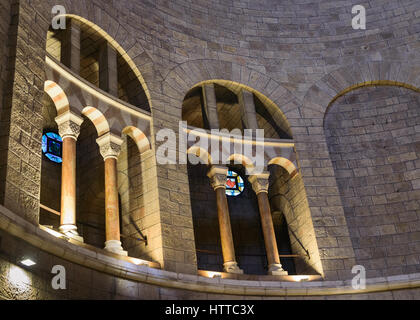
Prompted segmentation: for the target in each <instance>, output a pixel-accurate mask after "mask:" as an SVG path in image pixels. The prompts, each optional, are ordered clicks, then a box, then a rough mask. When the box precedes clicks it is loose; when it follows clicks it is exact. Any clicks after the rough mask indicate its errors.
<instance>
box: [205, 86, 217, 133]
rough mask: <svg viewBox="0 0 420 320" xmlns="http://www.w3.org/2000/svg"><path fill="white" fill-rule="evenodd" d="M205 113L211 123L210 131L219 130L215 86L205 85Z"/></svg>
mask: <svg viewBox="0 0 420 320" xmlns="http://www.w3.org/2000/svg"><path fill="white" fill-rule="evenodd" d="M203 101H204V112H205V113H206V116H207V119H208V121H209V126H210V129H219V116H218V114H217V101H216V91H215V89H214V84H213V83H210V84H205V85H203Z"/></svg>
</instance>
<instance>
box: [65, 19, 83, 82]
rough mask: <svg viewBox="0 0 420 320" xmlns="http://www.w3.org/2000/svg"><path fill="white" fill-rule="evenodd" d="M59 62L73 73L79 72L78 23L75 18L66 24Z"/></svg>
mask: <svg viewBox="0 0 420 320" xmlns="http://www.w3.org/2000/svg"><path fill="white" fill-rule="evenodd" d="M61 62H62V63H64V65H65V66H67V67H68V68H69V69H71V70H72V71H73V72H74V73H76V74H80V23H79V21H77V20H75V19H71V20H70V21H69V23H68V24H67V30H66V39H64V43H63V46H62V50H61Z"/></svg>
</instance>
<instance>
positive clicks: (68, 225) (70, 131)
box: [55, 111, 83, 241]
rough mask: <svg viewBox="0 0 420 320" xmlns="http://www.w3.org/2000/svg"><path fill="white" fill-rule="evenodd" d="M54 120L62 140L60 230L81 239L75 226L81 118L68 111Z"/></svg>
mask: <svg viewBox="0 0 420 320" xmlns="http://www.w3.org/2000/svg"><path fill="white" fill-rule="evenodd" d="M55 121H56V122H57V124H58V130H59V134H60V136H61V138H62V140H63V149H62V159H63V163H62V169H61V170H62V173H61V221H60V231H61V232H63V233H64V234H66V235H68V236H70V237H72V238H75V239H77V240H79V241H83V239H82V238H81V237H80V236H79V235H78V233H77V226H76V142H77V138H78V137H79V134H80V125H81V124H82V122H83V118H81V117H79V116H77V115H75V114H74V113H72V112H70V111H68V112H66V113H64V114H62V115H60V116H58V117H57V118H56V119H55Z"/></svg>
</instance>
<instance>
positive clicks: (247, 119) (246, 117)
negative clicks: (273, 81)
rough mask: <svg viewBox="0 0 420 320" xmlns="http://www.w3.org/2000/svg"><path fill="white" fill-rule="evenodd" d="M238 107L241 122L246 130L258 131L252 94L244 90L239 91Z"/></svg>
mask: <svg viewBox="0 0 420 320" xmlns="http://www.w3.org/2000/svg"><path fill="white" fill-rule="evenodd" d="M238 100H239V105H240V106H241V112H242V120H243V122H244V123H245V127H246V129H252V130H256V129H258V122H257V113H256V111H255V102H254V94H253V93H252V92H250V91H247V90H245V89H241V91H240V92H239V95H238Z"/></svg>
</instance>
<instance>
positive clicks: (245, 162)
mask: <svg viewBox="0 0 420 320" xmlns="http://www.w3.org/2000/svg"><path fill="white" fill-rule="evenodd" d="M232 161H233V162H234V163H235V164H241V165H242V166H244V168H245V169H246V171H247V172H248V173H251V172H253V171H254V169H255V165H254V163H253V162H252V161H251V159H249V158H248V157H246V156H244V155H242V154H238V153H234V154H231V155H230V156H229V157H228V158H227V159H226V161H225V163H229V162H232Z"/></svg>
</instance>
